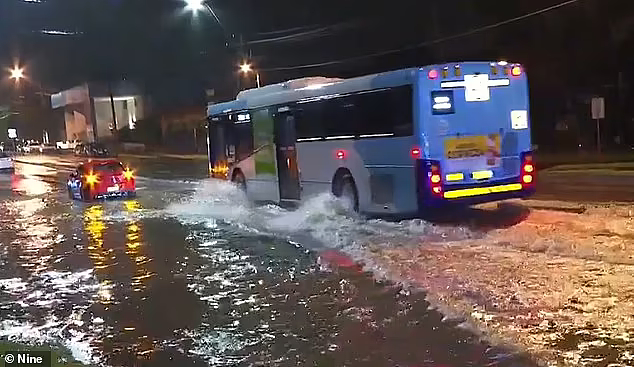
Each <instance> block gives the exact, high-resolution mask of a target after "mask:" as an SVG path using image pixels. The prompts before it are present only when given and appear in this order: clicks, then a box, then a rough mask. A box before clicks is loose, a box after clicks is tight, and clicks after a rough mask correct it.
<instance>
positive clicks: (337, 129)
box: [324, 95, 360, 136]
mask: <svg viewBox="0 0 634 367" xmlns="http://www.w3.org/2000/svg"><path fill="white" fill-rule="evenodd" d="M324 103H325V114H324V120H325V121H324V123H325V126H326V136H358V135H359V131H360V126H359V118H358V114H357V109H358V108H357V105H356V98H355V96H354V95H350V96H345V97H341V98H334V99H330V100H326V101H324Z"/></svg>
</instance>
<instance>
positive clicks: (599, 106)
mask: <svg viewBox="0 0 634 367" xmlns="http://www.w3.org/2000/svg"><path fill="white" fill-rule="evenodd" d="M604 118H605V99H604V98H603V97H595V98H592V119H593V120H599V119H604Z"/></svg>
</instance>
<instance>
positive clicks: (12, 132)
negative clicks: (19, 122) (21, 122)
mask: <svg viewBox="0 0 634 367" xmlns="http://www.w3.org/2000/svg"><path fill="white" fill-rule="evenodd" d="M7 134H9V139H17V138H18V130H16V129H7Z"/></svg>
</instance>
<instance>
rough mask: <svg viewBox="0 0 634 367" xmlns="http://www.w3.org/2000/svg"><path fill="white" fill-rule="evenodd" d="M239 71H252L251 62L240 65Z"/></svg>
mask: <svg viewBox="0 0 634 367" xmlns="http://www.w3.org/2000/svg"><path fill="white" fill-rule="evenodd" d="M240 71H241V72H243V73H245V74H246V73H250V72H251V71H253V69H251V64H247V63H246V62H245V63H243V64H242V65H240Z"/></svg>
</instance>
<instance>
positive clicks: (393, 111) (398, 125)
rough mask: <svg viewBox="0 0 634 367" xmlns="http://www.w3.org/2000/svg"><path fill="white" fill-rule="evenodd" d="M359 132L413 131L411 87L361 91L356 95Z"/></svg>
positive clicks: (401, 133)
mask: <svg viewBox="0 0 634 367" xmlns="http://www.w3.org/2000/svg"><path fill="white" fill-rule="evenodd" d="M357 103H358V106H359V107H358V110H359V115H360V119H361V126H362V132H361V134H394V135H395V136H410V135H412V134H413V133H414V131H413V130H414V129H413V127H414V125H413V118H412V108H413V104H412V103H413V101H412V89H411V87H410V86H404V87H395V88H390V89H385V90H379V91H373V92H368V93H361V94H358V95H357Z"/></svg>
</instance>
